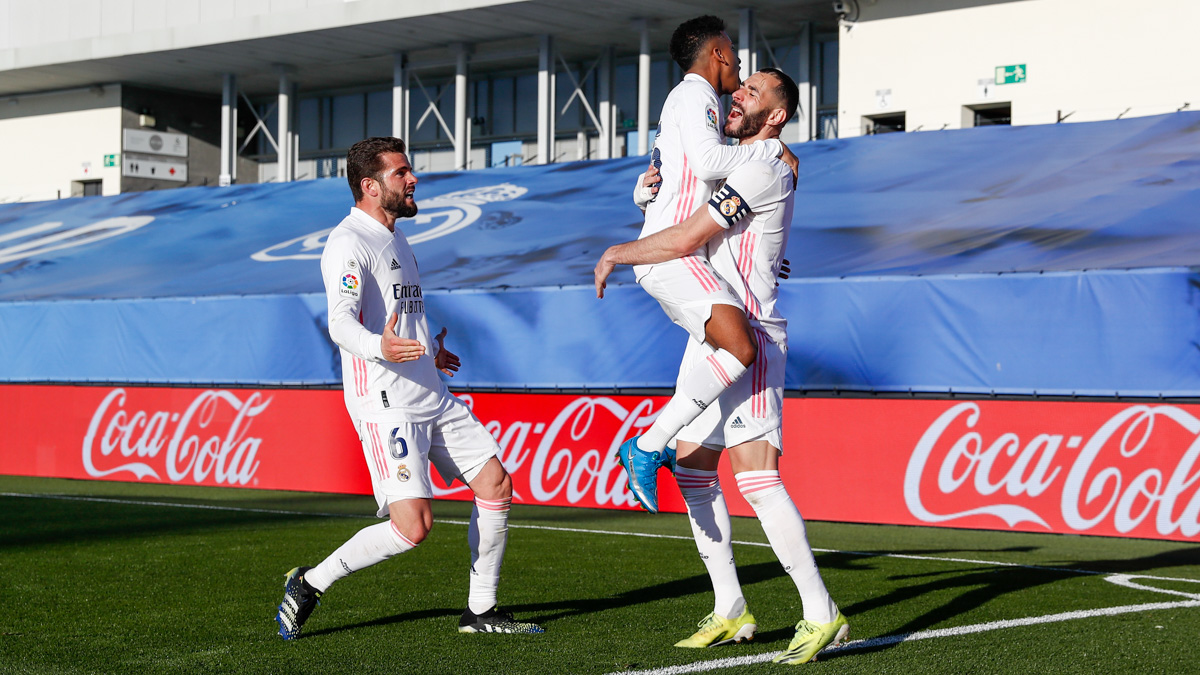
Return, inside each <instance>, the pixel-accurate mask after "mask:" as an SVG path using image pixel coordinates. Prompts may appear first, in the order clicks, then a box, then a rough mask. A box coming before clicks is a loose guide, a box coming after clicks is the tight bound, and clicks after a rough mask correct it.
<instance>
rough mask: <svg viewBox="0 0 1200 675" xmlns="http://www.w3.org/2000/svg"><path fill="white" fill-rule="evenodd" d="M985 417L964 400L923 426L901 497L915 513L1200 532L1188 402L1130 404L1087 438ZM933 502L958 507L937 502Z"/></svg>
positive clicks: (1195, 424)
mask: <svg viewBox="0 0 1200 675" xmlns="http://www.w3.org/2000/svg"><path fill="white" fill-rule="evenodd" d="M981 417H982V413H981V411H980V407H979V405H978V404H976V403H969V402H968V403H960V404H957V405H955V406H953V407H951V408H949V409H948V410H946V411H945V412H943V413H942V414H941V415H940V416H939V417H938V418H937V419H936V420H934V422H933V424H931V425H930V426H929V428H928V429H927V430H926V431H925V433H924V434H923V435H922V436H921V439H920V441H918V443H917V445H916V447H915V448H914V450H913V452H912V455H911V456H910V458H909V460H908V467H907V470H906V471H905V476H904V501H905V504H906V505H907V507H908V510H909V512H910V513H912V515H913V516H915V517H916V518H918V519H920V520H922V521H924V522H928V523H943V522H947V521H952V520H957V519H961V518H966V517H968V516H977V515H986V516H994V517H996V518H999V519H1000V520H1002V521H1004V522H1005V523H1006V524H1007V525H1008V526H1009V527H1013V526H1016V525H1018V524H1021V523H1034V524H1036V525H1038V526H1040V527H1043V528H1046V529H1047V530H1053V529H1056V528H1055V527H1053V526H1051V524H1050V523H1049V522H1048V521H1059V522H1061V523H1062V524H1064V525H1065V526H1066V527H1068V528H1070V529H1071V530H1074V531H1079V532H1086V531H1088V530H1091V529H1093V528H1097V527H1098V526H1101V525H1102V524H1106V525H1108V526H1110V527H1111V528H1112V529H1113V530H1115V531H1116V532H1118V533H1122V534H1125V533H1129V532H1132V531H1133V530H1134V529H1136V528H1138V527H1139V526H1141V525H1142V524H1143V523H1149V522H1152V523H1153V525H1154V529H1155V531H1156V532H1157V533H1158V534H1159V535H1162V536H1168V535H1171V534H1173V533H1175V532H1176V531H1179V533H1180V534H1182V535H1183V536H1185V537H1193V536H1195V535H1196V534H1198V533H1200V491H1197V487H1198V486H1197V481H1200V472H1198V471H1197V470H1196V466H1195V465H1196V458H1197V455H1198V454H1200V419H1197V418H1196V417H1194V416H1192V415H1191V414H1189V413H1188V412H1186V411H1184V410H1183V409H1181V408H1178V407H1176V406H1170V405H1156V406H1148V405H1133V406H1129V407H1127V408H1124V409H1123V410H1121V411H1120V412H1118V413H1116V414H1115V415H1112V416H1111V417H1110V418H1108V420H1106V421H1105V422H1104V423H1103V424H1101V425H1100V427H1099V428H1098V429H1096V430H1095V432H1094V433H1091V435H1090V437H1087V438H1086V439H1085V436H1086V434H1063V433H1038V434H1035V435H1033V436H1031V437H1027V438H1024V439H1022V438H1021V437H1020V436H1019V435H1018V434H1016V433H1013V432H1008V431H1006V432H1004V433H999V434H995V435H994V436H993V437H990V438H985V437H984V435H983V434H982V433H981V432H980V431H978V430H977V427H978V426H981ZM1164 449H1168V450H1169V451H1167V452H1163V450H1164ZM1164 457H1169V458H1170V459H1169V460H1168V462H1173V463H1174V466H1167V465H1166V463H1164V462H1163V461H1162V458H1164ZM1155 458H1157V463H1156V460H1155ZM951 497H952V498H951ZM1055 498H1057V500H1056V499H1055ZM935 503H936V504H943V505H945V504H953V505H956V507H955V508H948V509H944V511H945V512H938V511H943V509H936V508H935V507H932V506H930V504H935ZM962 507H965V508H962Z"/></svg>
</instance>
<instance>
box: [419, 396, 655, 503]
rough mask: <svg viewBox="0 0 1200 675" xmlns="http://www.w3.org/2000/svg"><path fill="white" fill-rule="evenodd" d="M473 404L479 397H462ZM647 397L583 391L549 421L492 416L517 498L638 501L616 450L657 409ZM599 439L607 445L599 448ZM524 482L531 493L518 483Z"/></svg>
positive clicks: (491, 427) (439, 492)
mask: <svg viewBox="0 0 1200 675" xmlns="http://www.w3.org/2000/svg"><path fill="white" fill-rule="evenodd" d="M460 398H461V399H463V401H465V402H466V403H467V405H468V406H473V404H474V400H473V398H472V397H471V396H470V395H469V394H467V395H462V396H460ZM653 407H654V404H653V401H651V400H649V399H644V400H642V401H640V402H638V403H637V404H635V405H633V406H632V407H629V408H626V407H625V406H623V405H621V404H620V403H619V402H617V401H616V400H614V399H612V398H608V397H603V396H595V397H593V396H581V397H579V398H576V399H574V400H572V401H571V402H570V403H568V404H567V405H566V406H565V407H563V408H562V409H561V410H560V411H559V412H558V414H557V415H556V416H555V417H554V419H553V420H552V421H551V422H550V423H549V424H546V423H544V422H530V421H522V420H518V421H513V422H510V423H509V424H508V426H505V425H504V424H503V423H501V422H498V421H494V420H493V421H490V422H487V423H486V424H485V427H486V428H487V430H488V431H489V432H491V434H492V436H494V437H495V438H496V442H497V443H498V444H499V445H500V462H501V463H502V464H503V465H504V468H505V469H506V470H507V471H508V473H509V474H510V475H512V476H513V477H514V483H515V484H514V490H513V492H514V497H515V498H516V499H517V500H518V501H523V502H527V503H528V502H532V503H561V501H563V500H565V501H566V502H567V503H568V504H572V505H575V504H580V503H581V502H582V503H585V505H588V506H607V505H612V506H635V505H636V501H635V499H634V497H633V494H632V493H630V492H629V489H628V488H627V487H626V477H625V469H624V468H623V467H622V466H621V462H620V460H618V459H617V456H616V451H617V448H618V447H619V446H620V444H621V443H622V442H624V441H625V440H626V439H628V438H629V437H630V436H633V435H635V434H637V433H638V432H640V431H641V430H643V429H645V428H646V427H648V426H649V425H650V424H651V423H652V422H653V421H654V418H655V417H657V416H658V413H657V411H656V412H653V413H651V409H652V408H653ZM597 442H602V443H603V445H601V447H599V448H597V447H595V446H596V445H597ZM517 484H519V485H521V486H527V487H525V490H527V492H525V491H523V490H520V489H518V488H517V487H516V485H517ZM467 489H468V488H467V487H466V486H463V485H461V484H458V485H456V486H454V487H446V488H442V487H440V486H438V485H437V484H435V485H434V495H435V496H447V495H452V494H455V493H458V492H461V491H463V490H467Z"/></svg>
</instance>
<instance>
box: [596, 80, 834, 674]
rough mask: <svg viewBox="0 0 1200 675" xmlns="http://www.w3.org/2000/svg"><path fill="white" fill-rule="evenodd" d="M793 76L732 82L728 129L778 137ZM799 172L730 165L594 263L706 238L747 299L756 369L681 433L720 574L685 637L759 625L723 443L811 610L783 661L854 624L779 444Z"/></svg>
mask: <svg viewBox="0 0 1200 675" xmlns="http://www.w3.org/2000/svg"><path fill="white" fill-rule="evenodd" d="M798 98H799V92H798V91H797V88H796V84H795V83H794V82H793V81H792V80H791V78H789V77H788V76H787V75H785V74H784V73H782V72H780V71H778V70H775V69H764V70H760V71H759V72H757V73H755V74H754V75H752V76H750V77H749V78H747V79H746V82H745V83H744V84H743V85H742V87H741V89H739V90H738V91H737V92H735V93H734V94H733V107H732V110H731V111H730V113H729V120H728V121H727V122H726V123H725V133H726V134H727V135H728V136H730V137H734V138H739V139H741V142H742V143H747V142H750V141H754V140H757V139H763V138H778V137H779V132H780V129H782V128H783V125H784V124H786V123H787V121H788V119H790V118H791V116H792V115H793V114H794V112H795V110H796V103H797V100H798ZM793 196H794V192H793V177H792V173H791V171H790V169H789V167H788V166H787V165H786V164H784V163H783V162H781V161H778V160H765V161H754V162H750V163H748V164H746V165H744V166H742V167H741V168H739V169H737V170H735V171H733V172H732V173H731V174H730V175H729V178H728V180H727V181H726V182H725V184H724V185H723V186H722V187H721V188H720V189H719V190H717V192H716V193H715V194H713V195H712V198H711V199H709V200H708V203H707V205H706V206H702V207H701V208H700V209H699V210H697V211H696V212H695V213H694V214H690V215H689V217H688V218H687V219H686V220H684V221H683V222H682V223H680V224H679V225H675V226H673V227H671V228H669V229H667V230H663V231H661V232H659V233H657V234H655V235H654V236H651V237H647V238H644V239H640V240H638V241H635V242H628V243H625V244H618V245H616V246H613V247H611V248H609V249H608V250H607V251H605V253H604V256H603V257H602V258H601V259H600V263H599V264H598V265H597V266H596V291H597V293H600V292H601V291H602V290H603V288H604V283H605V279H606V278H607V277H608V275H609V274H610V273H611V271H612V269H613V266H614V265H617V264H649V263H656V262H660V261H663V260H668V259H673V258H678V257H681V256H686V255H689V254H690V253H692V252H693V251H695V250H696V248H697V247H701V246H703V247H704V248H705V249H706V251H707V254H708V259H709V261H710V262H711V263H712V266H713V268H714V269H715V270H716V271H717V272H718V273H719V274H720V275H721V277H722V278H724V279H725V280H727V281H728V282H729V284H730V286H731V287H732V289H733V290H734V292H735V293H736V294H737V297H738V299H739V300H740V301H741V302H742V304H743V305H744V306H745V307H746V314H747V315H748V317H749V323H750V326H751V329H752V331H753V335H754V338H755V342H756V344H757V347H758V350H757V352H758V357H757V359H756V360H755V361H754V363H753V364H752V365H751V366H750V373H749V374H748V375H746V376H745V377H743V378H742V379H740V380H738V381H737V382H736V383H734V384H733V386H731V387H730V388H729V389H728V390H727V391H725V393H724V394H722V395H721V397H720V398H718V399H717V400H716V402H715V403H714V404H712V405H710V406H709V407H708V408H707V409H706V410H705V411H704V412H703V413H701V414H700V416H699V417H697V418H696V419H695V420H694V421H693V422H691V423H690V424H689V425H688V426H687V427H685V428H684V429H683V430H682V431H680V432H679V434H678V436H676V452H677V466H676V470H675V479H676V481H677V482H678V484H679V491H680V492H681V493H682V494H683V498H684V501H685V502H686V503H687V508H688V516H689V518H690V520H691V524H692V534H693V537H694V538H695V540H696V547H697V548H698V549H699V552H700V556H701V557H702V558H703V559H704V564H705V566H706V567H707V568H708V573H709V576H710V578H711V579H712V582H713V590H714V592H715V598H714V608H713V612H712V613H711V614H709V615H708V616H707V617H705V618H704V620H703V621H701V622H700V626H699V628H700V630H698V631H697V632H696V633H695V634H694V635H692V636H691V637H689V638H687V639H685V640H681V641H680V642H678V643H676V646H678V647H711V646H715V645H719V644H725V643H729V642H741V641H743V640H747V639H751V638H752V637H753V636H754V631H755V630H756V629H757V623H756V621H755V619H754V616H753V615H752V614H751V613H750V609H749V607H747V605H746V601H745V598H744V596H743V595H742V589H741V585H740V584H739V583H738V577H737V569H736V567H735V565H734V560H733V547H732V543H731V541H730V521H729V511H728V509H727V508H726V505H725V498H724V496H723V494H722V493H721V488H720V486H719V484H718V480H717V464H718V462H719V460H720V457H721V455H720V452H721V449H722V448H729V460H730V464H731V466H732V469H733V474H734V477H735V478H736V480H737V484H738V489H739V490H740V491H741V493H742V495H743V496H744V497H745V498H746V501H747V502H749V503H750V505H751V506H752V507H753V508H754V512H755V513H756V514H757V515H758V519H759V521H760V522H761V523H762V527H763V531H764V532H766V534H767V539H768V540H769V541H770V542H771V548H772V549H773V550H774V552H775V555H776V556H777V557H778V558H779V561H780V563H782V565H783V567H784V569H785V570H786V571H787V573H788V574H789V575H790V576H791V578H792V581H793V582H794V583H795V585H796V589H797V590H798V591H799V593H800V598H801V601H802V603H803V606H804V618H803V619H802V620H801V621H800V622H799V623H797V624H796V635H795V637H794V638H793V639H792V641H791V644H790V645H789V646H788V648H787V650H785V651H784V652H783V653H781V654H779V655H778V656H777V657H776V658H775V661H776V662H779V663H805V662H807V661H810V660H812V659H814V658H815V657H816V655H817V652H819V651H821V650H822V649H824V648H825V647H827V646H829V645H831V644H833V645H837V644H838V643H839V642H840V641H841V640H842V638H844V637H845V635H846V633H848V632H849V626H848V624H847V623H846V618H845V617H844V616H843V615H842V613H841V612H840V611H839V610H838V608H837V605H836V604H835V603H834V602H833V599H832V598H831V597H830V595H829V592H828V590H826V588H825V583H824V581H823V580H822V579H821V574H820V572H819V571H818V570H817V565H816V560H815V559H814V558H813V553H812V548H810V546H809V544H808V539H807V536H806V533H805V527H804V520H803V519H802V518H801V517H800V512H799V511H798V510H797V509H796V506H795V504H794V503H793V502H792V499H791V497H790V496H789V495H788V493H787V490H786V489H785V488H784V485H783V482H782V480H781V479H780V476H779V458H780V454H781V450H782V447H783V432H782V429H783V413H782V411H783V384H784V366H785V363H786V361H787V321H786V320H785V319H784V317H783V316H782V315H781V314H780V313H779V311H778V309H777V308H776V300H777V298H778V284H777V283H776V281H775V280H776V277H777V275H778V274H779V271H780V268H781V266H782V264H783V254H784V251H785V249H786V248H787V239H788V231H789V229H790V227H791V220H792V204H793ZM712 354H713V348H712V347H711V346H709V345H707V344H705V343H704V342H701V341H699V340H695V339H693V340H689V342H688V346H687V351H686V352H685V354H684V360H683V365H682V366H681V367H680V375H679V380H680V381H681V382H682V381H684V380H686V379H687V378H688V377H689V376H690V373H691V372H694V371H695V370H696V369H698V368H699V369H703V368H706V367H707V365H708V362H709V361H708V360H709V359H710V358H712Z"/></svg>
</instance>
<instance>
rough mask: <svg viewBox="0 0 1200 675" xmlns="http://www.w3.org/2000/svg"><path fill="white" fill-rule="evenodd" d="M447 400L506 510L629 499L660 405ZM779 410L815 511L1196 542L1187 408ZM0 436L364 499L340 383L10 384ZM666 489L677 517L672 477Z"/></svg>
mask: <svg viewBox="0 0 1200 675" xmlns="http://www.w3.org/2000/svg"><path fill="white" fill-rule="evenodd" d="M461 396H462V398H464V399H465V400H467V401H468V402H469V403H470V404H471V405H472V407H473V408H474V410H475V412H476V414H477V415H478V416H479V418H480V420H482V421H483V423H484V424H485V425H486V426H487V428H488V430H489V431H491V432H492V434H493V435H494V436H495V437H496V439H497V441H498V443H499V445H500V447H501V460H502V461H503V462H504V465H505V466H506V467H507V468H508V470H509V472H510V473H511V474H512V476H513V488H514V492H515V495H514V497H515V501H517V502H518V503H525V504H549V505H559V506H581V507H589V508H618V509H630V508H633V507H634V502H633V498H632V496H631V495H630V494H629V493H628V491H627V490H626V488H625V476H624V471H623V470H622V469H621V467H620V465H619V464H618V463H617V461H616V458H615V456H614V452H615V450H616V447H617V445H619V444H620V443H621V441H623V440H624V439H625V438H628V437H629V436H631V435H633V434H636V433H640V431H641V430H643V429H644V428H645V427H646V426H648V425H649V424H650V422H651V421H652V420H653V416H654V415H655V414H656V413H657V412H658V409H659V407H660V406H661V405H662V404H663V403H664V402H665V400H666V399H665V398H664V397H644V396H582V395H568V394H480V393H477V394H463V395H461ZM784 415H785V424H784V457H783V459H782V461H781V471H782V473H783V479H784V483H785V484H786V485H787V486H788V489H789V491H790V492H791V494H792V496H793V497H794V499H795V501H796V504H797V505H798V506H799V507H800V510H801V513H803V514H804V515H805V517H806V518H809V519H813V520H830V521H844V522H862V523H892V524H905V525H934V526H950V527H966V528H978V529H997V530H1015V531H1026V532H1062V533H1078V534H1097V535H1114V536H1128V537H1144V538H1153V539H1174V540H1182V541H1194V540H1197V538H1198V535H1200V467H1197V466H1196V459H1197V454H1198V453H1200V406H1194V405H1145V404H1136V403H1096V402H1040V401H991V400H988V401H955V400H897V399H854V398H793V399H786V400H785V401H784ZM0 428H2V429H3V430H4V438H5V441H6V442H5V448H4V452H3V453H2V454H0V474H10V475H25V476H50V477H62V478H81V479H95V480H120V481H141V482H155V483H176V484H181V485H214V486H230V487H252V488H261V489H282V490H310V491H318V492H342V493H356V494H369V493H370V484H369V477H368V473H367V470H366V465H365V463H364V460H363V456H362V451H361V449H360V446H359V444H358V439H357V437H356V435H355V433H354V429H353V427H352V425H351V424H350V420H349V418H348V416H347V415H346V412H345V410H344V408H343V406H342V395H341V392H340V391H326V390H297V389H286V390H279V389H277V390H256V389H229V390H221V389H191V388H159V387H83V386H41V385H5V386H0ZM721 480H722V484H723V485H725V486H727V488H728V489H727V491H726V496H727V499H728V501H729V506H730V511H731V512H732V513H734V514H737V515H753V512H752V511H751V509H750V507H749V506H748V505H747V504H746V502H745V501H744V500H743V499H742V498H741V496H740V495H739V494H737V490H736V489H733V488H734V486H735V485H736V483H735V482H734V481H733V480H732V477H731V476H729V475H728V466H727V465H724V466H723V469H722V478H721ZM434 485H435V490H436V491H437V496H438V497H440V498H446V499H468V498H469V492H468V491H467V490H466V488H465V487H464V486H462V485H461V484H460V483H454V484H451V485H447V484H446V483H445V482H444V481H439V480H437V479H436V478H435V480H434ZM660 486H661V492H660V503H661V505H662V507H663V510H665V511H677V512H678V511H682V510H683V501H682V499H681V498H680V496H679V492H678V489H677V488H676V487H675V484H674V481H673V480H671V479H670V477H669V476H668V475H667V474H666V473H663V474H660Z"/></svg>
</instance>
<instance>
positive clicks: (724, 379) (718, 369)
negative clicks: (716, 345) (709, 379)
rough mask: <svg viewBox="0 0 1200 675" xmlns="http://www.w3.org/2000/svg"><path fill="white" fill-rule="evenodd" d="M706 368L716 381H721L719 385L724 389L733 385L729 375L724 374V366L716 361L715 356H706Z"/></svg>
mask: <svg viewBox="0 0 1200 675" xmlns="http://www.w3.org/2000/svg"><path fill="white" fill-rule="evenodd" d="M708 366H709V367H710V368H712V371H713V375H716V376H717V379H718V380H720V381H721V384H723V385H725V386H726V387H728V386H729V385H731V384H733V378H732V377H729V373H727V372H725V368H724V366H722V365H721V362H720V361H718V360H717V357H716V355H715V354H709V355H708Z"/></svg>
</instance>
